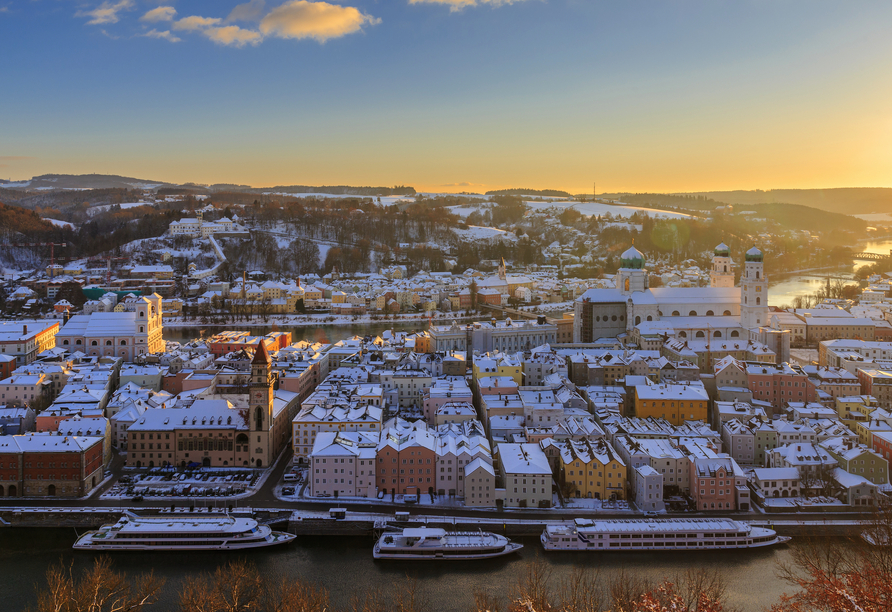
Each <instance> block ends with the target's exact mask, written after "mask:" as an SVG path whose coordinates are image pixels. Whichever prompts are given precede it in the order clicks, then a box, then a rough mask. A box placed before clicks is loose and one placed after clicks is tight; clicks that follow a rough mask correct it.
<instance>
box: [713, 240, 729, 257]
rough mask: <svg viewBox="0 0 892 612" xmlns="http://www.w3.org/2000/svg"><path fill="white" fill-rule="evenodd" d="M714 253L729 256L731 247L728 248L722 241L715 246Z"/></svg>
mask: <svg viewBox="0 0 892 612" xmlns="http://www.w3.org/2000/svg"><path fill="white" fill-rule="evenodd" d="M714 253H715V254H716V255H718V256H719V257H729V256H730V255H731V249H730V248H728V245H727V244H725V243H724V242H722V243H720V244H719V245H718V246H717V247H716V248H715V251H714Z"/></svg>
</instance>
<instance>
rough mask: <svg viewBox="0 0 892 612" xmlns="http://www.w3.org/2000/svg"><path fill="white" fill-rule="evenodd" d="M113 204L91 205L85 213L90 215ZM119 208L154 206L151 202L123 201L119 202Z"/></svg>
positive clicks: (102, 210)
mask: <svg viewBox="0 0 892 612" xmlns="http://www.w3.org/2000/svg"><path fill="white" fill-rule="evenodd" d="M112 206H114V204H103V205H102V206H93V207H91V208H88V209H87V214H89V215H90V216H93V215H95V214H96V213H98V212H104V211H106V210H108V209H109V208H111V207H112ZM119 206H120V207H121V209H122V210H123V209H126V208H136V207H137V206H154V204H153V203H152V202H125V203H123V204H119Z"/></svg>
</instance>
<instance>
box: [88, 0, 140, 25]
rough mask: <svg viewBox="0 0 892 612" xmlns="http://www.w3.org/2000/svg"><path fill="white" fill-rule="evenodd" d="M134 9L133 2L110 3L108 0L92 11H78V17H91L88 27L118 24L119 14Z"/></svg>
mask: <svg viewBox="0 0 892 612" xmlns="http://www.w3.org/2000/svg"><path fill="white" fill-rule="evenodd" d="M132 9H133V0H119V2H109V1H108V0H106V1H105V2H103V3H102V4H100V5H99V6H98V7H96V8H94V9H93V10H92V11H78V12H77V13H75V16H76V17H90V21H88V22H87V25H100V24H103V23H118V13H120V12H121V11H129V10H132Z"/></svg>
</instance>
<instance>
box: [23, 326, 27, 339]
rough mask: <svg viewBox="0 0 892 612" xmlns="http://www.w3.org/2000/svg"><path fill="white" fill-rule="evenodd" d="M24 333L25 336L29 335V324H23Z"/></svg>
mask: <svg viewBox="0 0 892 612" xmlns="http://www.w3.org/2000/svg"><path fill="white" fill-rule="evenodd" d="M22 335H23V336H27V335H28V326H27V325H23V326H22Z"/></svg>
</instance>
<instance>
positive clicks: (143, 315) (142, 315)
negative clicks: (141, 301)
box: [139, 310, 146, 318]
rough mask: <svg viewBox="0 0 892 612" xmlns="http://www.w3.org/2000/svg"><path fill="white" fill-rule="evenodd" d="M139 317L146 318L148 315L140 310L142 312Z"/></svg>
mask: <svg viewBox="0 0 892 612" xmlns="http://www.w3.org/2000/svg"><path fill="white" fill-rule="evenodd" d="M139 316H140V318H142V317H145V316H146V313H145V312H143V311H142V310H140V311H139Z"/></svg>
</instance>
